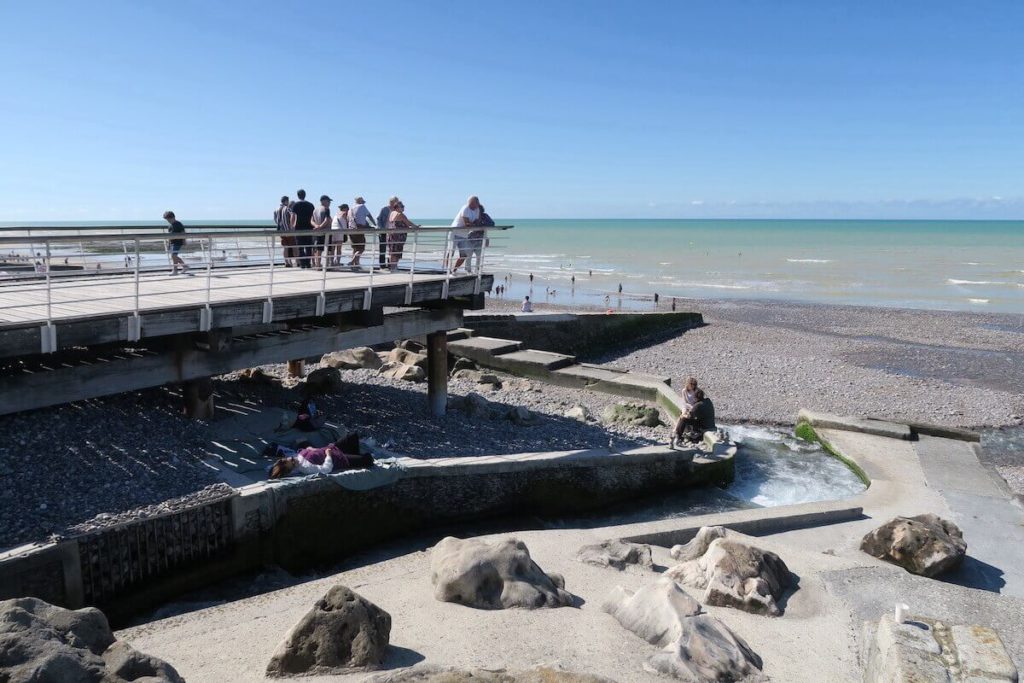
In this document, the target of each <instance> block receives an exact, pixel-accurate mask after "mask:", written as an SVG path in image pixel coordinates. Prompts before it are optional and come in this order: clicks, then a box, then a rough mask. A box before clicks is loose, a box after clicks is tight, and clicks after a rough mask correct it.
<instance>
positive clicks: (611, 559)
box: [576, 540, 654, 569]
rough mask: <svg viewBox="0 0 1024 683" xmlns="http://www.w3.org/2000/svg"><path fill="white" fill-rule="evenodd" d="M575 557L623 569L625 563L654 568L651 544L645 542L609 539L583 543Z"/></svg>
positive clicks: (598, 564) (589, 562)
mask: <svg viewBox="0 0 1024 683" xmlns="http://www.w3.org/2000/svg"><path fill="white" fill-rule="evenodd" d="M576 559H577V560H579V561H580V562H583V563H585V564H592V565H594V566H595V567H613V568H615V569H625V568H626V566H627V565H637V566H639V567H642V568H643V569H654V561H653V560H652V559H651V546H649V545H647V544H646V543H629V542H627V541H620V540H610V541H605V542H603V543H596V544H594V545H585V546H583V547H582V548H580V549H579V551H578V552H577V553H576Z"/></svg>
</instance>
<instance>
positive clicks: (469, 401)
mask: <svg viewBox="0 0 1024 683" xmlns="http://www.w3.org/2000/svg"><path fill="white" fill-rule="evenodd" d="M454 403H455V407H457V408H459V409H460V410H462V412H464V413H465V414H466V415H467V416H469V417H471V418H485V419H486V418H489V417H491V411H492V404H491V402H490V401H488V400H487V399H486V398H484V397H483V396H481V395H480V394H478V393H476V392H474V391H471V392H469V393H468V394H466V395H465V397H463V398H462V399H460V400H458V401H455V402H454Z"/></svg>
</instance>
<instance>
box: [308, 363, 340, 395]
mask: <svg viewBox="0 0 1024 683" xmlns="http://www.w3.org/2000/svg"><path fill="white" fill-rule="evenodd" d="M341 387H342V381H341V372H340V371H339V370H338V369H337V368H317V369H316V370H314V371H313V372H311V373H309V375H307V376H306V391H307V392H309V394H310V395H314V396H315V395H320V394H335V393H337V392H339V391H341Z"/></svg>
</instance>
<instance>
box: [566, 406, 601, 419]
mask: <svg viewBox="0 0 1024 683" xmlns="http://www.w3.org/2000/svg"><path fill="white" fill-rule="evenodd" d="M565 417H567V418H569V419H570V420H578V421H580V422H592V421H593V419H594V416H593V415H592V414H591V412H590V410H589V409H587V407H586V406H580V405H575V406H573V407H572V408H569V410H567V411H565Z"/></svg>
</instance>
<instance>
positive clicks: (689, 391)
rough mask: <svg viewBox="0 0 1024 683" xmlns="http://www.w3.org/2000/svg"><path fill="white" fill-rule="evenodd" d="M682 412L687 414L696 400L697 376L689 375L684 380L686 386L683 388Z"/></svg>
mask: <svg viewBox="0 0 1024 683" xmlns="http://www.w3.org/2000/svg"><path fill="white" fill-rule="evenodd" d="M683 401H685V405H684V406H683V412H684V413H686V414H689V412H690V411H691V410H692V409H693V405H694V404H695V403H696V402H697V378H696V377H689V378H687V380H686V387H685V388H684V389H683Z"/></svg>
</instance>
